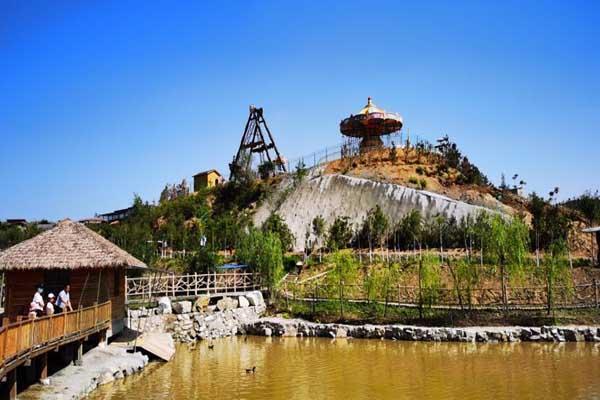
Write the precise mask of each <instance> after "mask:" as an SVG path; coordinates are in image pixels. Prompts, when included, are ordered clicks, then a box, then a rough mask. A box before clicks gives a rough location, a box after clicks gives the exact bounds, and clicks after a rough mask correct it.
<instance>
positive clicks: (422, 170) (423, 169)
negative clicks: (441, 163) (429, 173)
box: [417, 166, 425, 175]
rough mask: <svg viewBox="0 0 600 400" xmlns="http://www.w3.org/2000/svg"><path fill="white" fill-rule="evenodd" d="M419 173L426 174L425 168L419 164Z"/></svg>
mask: <svg viewBox="0 0 600 400" xmlns="http://www.w3.org/2000/svg"><path fill="white" fill-rule="evenodd" d="M417 174H419V175H425V168H423V167H421V166H418V167H417Z"/></svg>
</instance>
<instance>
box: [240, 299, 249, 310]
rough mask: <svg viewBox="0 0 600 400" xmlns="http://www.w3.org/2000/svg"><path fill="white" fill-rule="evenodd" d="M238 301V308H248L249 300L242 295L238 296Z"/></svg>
mask: <svg viewBox="0 0 600 400" xmlns="http://www.w3.org/2000/svg"><path fill="white" fill-rule="evenodd" d="M238 303H239V304H240V308H248V307H249V306H250V302H249V301H248V299H247V298H246V297H244V296H239V297H238Z"/></svg>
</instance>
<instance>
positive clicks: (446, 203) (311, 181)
mask: <svg viewBox="0 0 600 400" xmlns="http://www.w3.org/2000/svg"><path fill="white" fill-rule="evenodd" d="M377 204H379V206H380V207H381V209H382V211H383V212H384V213H385V214H386V215H387V217H388V218H389V220H390V221H399V220H400V219H401V218H402V217H403V216H404V215H406V214H407V213H409V212H410V211H411V210H413V209H417V210H419V211H420V212H421V214H422V215H423V216H424V217H425V218H432V217H435V216H437V215H443V216H445V217H448V218H449V217H452V216H454V217H455V218H456V219H457V220H458V221H460V220H461V218H463V217H465V216H467V215H472V216H474V217H475V216H476V215H477V214H479V213H480V212H482V211H488V212H489V211H492V210H489V209H487V208H484V207H481V206H475V205H471V204H467V203H464V202H461V201H457V200H453V199H450V198H448V197H446V196H442V195H439V194H436V193H432V192H428V191H425V190H416V189H411V188H408V187H406V186H400V185H394V184H390V183H383V182H375V181H371V180H368V179H361V178H354V177H350V176H345V175H338V174H334V175H323V176H314V175H313V176H310V177H307V178H306V179H305V180H304V181H303V182H301V183H299V184H298V185H297V186H296V187H295V188H294V187H293V185H292V180H291V179H286V180H285V181H284V182H282V183H281V184H280V186H279V188H278V190H277V192H276V193H275V194H273V195H272V196H271V197H270V198H269V199H268V200H267V201H265V202H264V203H263V204H261V206H260V207H258V208H257V210H256V213H255V214H254V224H255V225H256V226H261V225H262V223H263V222H264V221H265V220H266V219H267V218H268V217H269V215H271V213H273V212H275V211H276V212H277V213H278V214H279V215H280V216H281V217H282V218H283V219H284V220H285V221H286V223H287V225H288V226H289V228H290V230H291V231H292V233H293V234H294V236H295V237H296V244H295V250H298V251H300V250H302V249H303V248H304V238H305V235H306V231H307V230H310V225H311V222H312V220H313V219H314V218H315V217H316V216H318V215H321V216H322V217H323V218H324V219H325V221H326V224H327V226H329V225H330V224H331V223H332V222H333V221H334V220H335V218H336V217H338V216H347V217H349V218H350V222H351V223H352V224H355V226H360V225H361V224H362V221H363V220H364V218H365V216H366V215H367V213H368V212H369V210H370V209H372V208H373V207H375V206H376V205H377ZM310 239H311V240H314V237H313V236H312V234H311V237H310Z"/></svg>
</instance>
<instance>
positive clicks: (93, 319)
mask: <svg viewBox="0 0 600 400" xmlns="http://www.w3.org/2000/svg"><path fill="white" fill-rule="evenodd" d="M110 326H111V302H110V301H107V302H105V303H102V304H96V305H93V306H90V307H85V308H80V309H78V310H74V311H71V312H66V313H61V314H55V315H51V316H45V317H41V318H35V319H25V318H23V317H17V320H16V321H15V322H10V321H9V320H8V318H4V319H3V321H2V327H0V378H3V377H5V376H6V375H7V374H9V373H10V372H14V370H15V368H17V367H18V366H20V365H22V364H24V363H26V362H29V361H30V360H32V359H33V358H35V357H37V356H40V355H43V354H45V353H47V352H49V351H51V350H55V349H57V348H59V347H60V346H63V345H65V344H69V343H73V342H77V341H80V340H82V339H84V338H86V337H87V336H89V335H91V334H94V333H98V332H102V331H105V330H107V329H109V328H110ZM9 380H10V379H9Z"/></svg>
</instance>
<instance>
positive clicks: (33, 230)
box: [0, 222, 41, 250]
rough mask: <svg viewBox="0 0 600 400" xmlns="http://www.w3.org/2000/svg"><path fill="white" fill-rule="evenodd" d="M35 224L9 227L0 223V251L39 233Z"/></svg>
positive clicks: (9, 225)
mask: <svg viewBox="0 0 600 400" xmlns="http://www.w3.org/2000/svg"><path fill="white" fill-rule="evenodd" d="M40 232H41V231H40V229H39V228H38V226H37V224H35V223H31V224H27V225H26V226H18V225H11V224H8V223H3V222H0V250H3V249H7V248H9V247H11V246H14V245H15V244H17V243H19V242H22V241H24V240H27V239H30V238H32V237H34V236H35V235H37V234H38V233H40Z"/></svg>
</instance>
